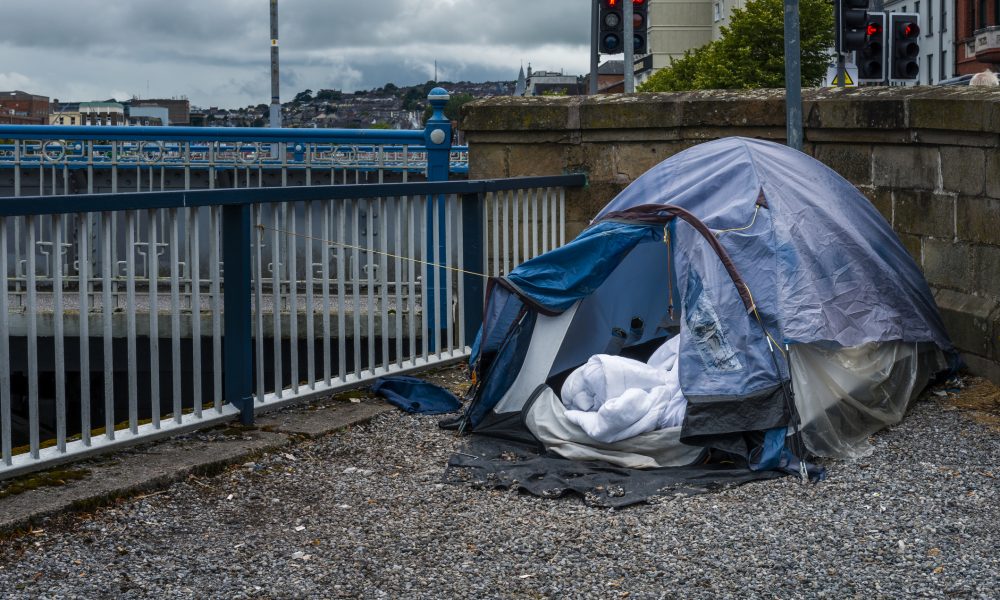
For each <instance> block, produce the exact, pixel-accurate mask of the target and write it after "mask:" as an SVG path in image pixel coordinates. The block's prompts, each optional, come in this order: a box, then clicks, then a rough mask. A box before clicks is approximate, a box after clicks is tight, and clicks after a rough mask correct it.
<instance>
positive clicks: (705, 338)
mask: <svg viewBox="0 0 1000 600" xmlns="http://www.w3.org/2000/svg"><path fill="white" fill-rule="evenodd" d="M678 336H679V337H678ZM668 340H674V343H675V344H677V342H679V344H678V345H677V356H676V366H677V377H678V381H679V385H680V389H681V391H682V393H683V396H684V397H685V398H686V406H685V407H684V409H683V411H682V419H681V420H680V421H679V422H677V423H675V424H674V425H673V426H670V427H663V428H654V429H652V430H649V431H644V432H642V433H640V434H638V435H634V436H630V437H627V438H625V439H618V440H614V441H610V442H608V441H600V440H598V439H595V438H594V437H593V436H592V435H590V434H589V433H588V431H587V430H585V429H584V428H582V427H581V426H580V425H579V423H578V421H573V420H572V419H569V418H567V413H568V412H569V411H568V409H567V406H566V404H565V399H564V398H560V391H561V389H562V388H563V387H564V385H566V381H567V378H569V377H570V376H571V375H572V373H574V372H575V371H576V370H577V369H578V368H580V367H581V366H582V365H585V364H588V361H590V360H591V359H592V358H593V357H595V356H603V357H606V356H621V357H630V358H631V359H632V360H636V361H645V360H647V359H649V358H650V356H651V355H652V354H653V353H654V352H656V351H657V349H660V348H662V347H663V345H664V342H666V341H668ZM957 366H958V357H957V354H956V353H955V350H954V347H953V346H952V344H951V342H950V340H949V338H948V336H947V334H946V332H945V330H944V327H943V325H942V322H941V318H940V315H939V314H938V311H937V308H936V305H935V303H934V300H933V298H932V296H931V292H930V290H929V288H928V286H927V284H926V282H925V280H924V278H923V276H922V274H921V273H920V271H919V269H918V267H917V265H916V264H915V263H914V261H913V259H912V258H911V257H910V255H909V254H908V253H907V251H906V250H905V249H904V248H903V246H902V244H901V243H900V241H899V239H898V238H897V237H896V235H895V234H894V233H893V232H892V230H891V228H890V226H889V224H888V223H886V221H885V219H884V218H883V217H882V216H881V215H880V214H879V212H878V211H877V210H876V209H875V208H874V207H873V206H872V204H871V203H870V202H869V201H868V200H867V199H866V198H865V197H864V196H863V195H862V194H861V193H859V191H858V190H857V189H856V188H855V187H854V186H853V185H851V184H850V183H849V182H847V181H846V180H845V179H843V178H842V177H840V176H839V175H838V174H837V173H835V172H834V171H832V170H831V169H829V168H827V167H826V166H825V165H823V164H822V163H820V162H818V161H817V160H815V159H813V158H811V157H809V156H807V155H805V154H803V153H801V152H798V151H796V150H793V149H790V148H788V147H786V146H782V145H779V144H775V143H772V142H767V141H761V140H755V139H746V138H735V137H734V138H725V139H720V140H717V141H712V142H708V143H703V144H700V145H697V146H694V147H692V148H689V149H687V150H685V151H683V152H681V153H679V154H677V155H675V156H673V157H671V158H669V159H667V160H665V161H664V162H662V163H660V164H659V165H657V166H655V167H653V168H652V169H650V170H649V171H648V172H647V173H645V174H644V175H642V176H641V177H639V178H638V179H636V180H635V181H634V182H633V183H632V184H631V185H629V186H628V187H627V188H626V189H625V190H624V191H622V192H621V193H620V194H619V195H618V196H617V197H615V198H614V199H613V200H612V201H611V202H610V203H609V204H608V205H607V206H606V207H605V208H604V209H603V210H601V211H600V213H599V214H598V215H597V216H596V218H594V220H593V221H592V222H591V224H590V226H589V227H588V228H587V229H586V230H585V231H583V233H581V234H580V235H579V236H578V237H577V238H576V239H574V240H573V241H572V242H570V243H568V244H566V245H565V246H563V247H561V248H558V249H555V250H553V251H551V252H548V253H546V254H544V255H541V256H538V257H536V258H534V259H531V260H529V261H527V262H525V263H523V264H521V265H520V266H518V267H517V268H515V269H514V270H512V271H511V272H510V273H508V274H507V275H506V276H503V277H498V278H494V279H491V280H490V283H489V285H488V288H487V299H486V304H485V312H484V320H483V325H482V328H481V330H480V332H479V335H478V337H477V339H476V343H475V345H474V347H473V356H472V358H471V367H472V372H473V375H474V382H475V383H474V386H473V391H472V399H471V401H470V402H469V404H468V405H467V409H466V411H465V412H464V414H463V415H462V416H461V418H460V420H459V422H458V426H459V427H460V429H462V430H463V431H466V432H472V433H477V434H485V435H487V436H492V437H493V438H502V439H507V440H514V441H519V442H526V443H531V444H536V445H540V446H542V447H544V450H545V452H546V455H549V456H552V455H555V456H559V457H563V458H569V459H575V460H598V461H602V464H610V465H617V466H620V467H628V468H639V469H647V468H658V467H683V466H690V465H694V464H700V461H704V460H705V456H706V452H708V451H710V450H711V451H721V452H724V453H728V454H730V455H732V456H740V457H743V458H744V459H745V460H746V465H747V466H749V467H750V468H751V469H752V470H758V469H759V470H766V469H772V468H776V467H777V466H779V463H781V464H784V463H785V462H787V461H786V460H785V459H783V458H782V456H786V457H787V453H788V451H789V449H791V451H792V453H793V454H794V455H802V454H811V455H816V456H830V457H857V456H861V455H863V454H865V453H867V452H869V451H870V448H869V445H868V438H869V436H870V435H871V434H872V433H873V432H875V431H877V430H878V429H880V428H883V427H886V426H889V425H893V424H895V423H898V422H899V421H900V420H901V419H902V418H903V416H904V413H905V411H906V409H907V406H908V404H909V403H910V401H911V400H913V399H914V398H915V397H916V396H917V395H918V394H919V393H920V392H921V391H922V390H923V389H924V387H925V386H926V385H927V383H928V382H929V381H930V380H931V379H932V378H933V377H935V375H937V374H940V373H942V372H945V371H947V370H948V369H954V368H956V367H957ZM796 434H798V435H796ZM793 439H795V440H796V443H797V444H798V445H797V446H796V445H795V444H792V443H791V441H790V440H793ZM802 444H804V448H803V447H802ZM796 448H797V451H796ZM795 464H798V463H795Z"/></svg>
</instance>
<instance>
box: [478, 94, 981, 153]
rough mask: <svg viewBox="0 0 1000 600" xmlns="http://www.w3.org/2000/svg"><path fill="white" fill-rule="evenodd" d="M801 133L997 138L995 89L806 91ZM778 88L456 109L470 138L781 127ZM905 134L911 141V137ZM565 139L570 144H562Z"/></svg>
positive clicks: (517, 101) (536, 100)
mask: <svg viewBox="0 0 1000 600" xmlns="http://www.w3.org/2000/svg"><path fill="white" fill-rule="evenodd" d="M802 97H803V115H804V116H803V121H804V126H805V129H806V131H807V137H808V131H809V129H824V130H829V129H852V130H855V131H854V135H858V131H857V130H859V129H860V130H861V131H862V132H863V131H865V130H873V131H875V132H879V133H881V134H882V135H884V132H885V131H887V130H913V131H914V132H916V131H919V130H949V131H960V132H974V133H980V132H984V133H992V134H1000V89H996V88H989V87H981V86H972V87H970V86H949V87H936V86H910V87H863V88H843V89H840V88H809V89H805V90H803V91H802ZM784 100H785V93H784V90H781V89H763V90H700V91H693V92H673V93H643V94H628V95H626V94H602V95H597V96H543V97H515V96H503V97H494V98H486V99H482V100H477V101H475V102H471V103H469V104H467V105H465V106H464V107H463V109H462V119H461V129H462V130H463V131H465V132H467V133H470V132H507V133H512V132H528V131H561V132H563V133H564V134H565V133H567V132H568V131H574V130H576V131H588V130H606V129H622V128H627V129H647V128H653V129H661V130H662V129H670V128H687V127H730V128H731V127H758V128H759V127H776V128H777V127H780V128H782V129H783V128H784V124H785V111H784V104H785V102H784ZM913 135H916V134H915V133H914V134H913ZM567 141H570V140H567Z"/></svg>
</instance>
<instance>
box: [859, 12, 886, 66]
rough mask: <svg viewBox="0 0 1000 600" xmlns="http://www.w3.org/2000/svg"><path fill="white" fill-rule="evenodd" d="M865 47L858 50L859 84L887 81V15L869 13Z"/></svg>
mask: <svg viewBox="0 0 1000 600" xmlns="http://www.w3.org/2000/svg"><path fill="white" fill-rule="evenodd" d="M865 34H866V39H865V45H864V46H863V47H862V48H861V49H860V50H858V56H857V59H856V62H857V64H858V83H882V82H883V81H885V74H886V73H885V49H886V44H885V13H881V12H873V13H868V25H866V26H865Z"/></svg>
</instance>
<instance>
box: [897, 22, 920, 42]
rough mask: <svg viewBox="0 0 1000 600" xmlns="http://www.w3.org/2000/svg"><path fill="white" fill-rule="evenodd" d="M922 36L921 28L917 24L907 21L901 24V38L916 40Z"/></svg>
mask: <svg viewBox="0 0 1000 600" xmlns="http://www.w3.org/2000/svg"><path fill="white" fill-rule="evenodd" d="M918 35H920V27H918V26H917V24H916V23H912V22H910V21H906V22H903V23H900V24H899V36H900V37H901V38H903V39H910V38H915V37H917V36H918Z"/></svg>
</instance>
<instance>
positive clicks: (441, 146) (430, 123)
mask: <svg viewBox="0 0 1000 600" xmlns="http://www.w3.org/2000/svg"><path fill="white" fill-rule="evenodd" d="M450 99H451V95H449V94H448V91H447V90H445V89H444V88H439V87H436V88H434V89H433V90H431V92H430V94H428V95H427V102H428V103H430V105H431V109H433V111H434V112H433V114H431V118H430V119H428V120H427V124H426V125H424V145H425V146H426V147H427V181H445V180H447V179H448V165H449V162H450V154H451V121H450V120H449V119H448V117H446V116H445V114H444V108H445V106H447V105H448V100H450Z"/></svg>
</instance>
